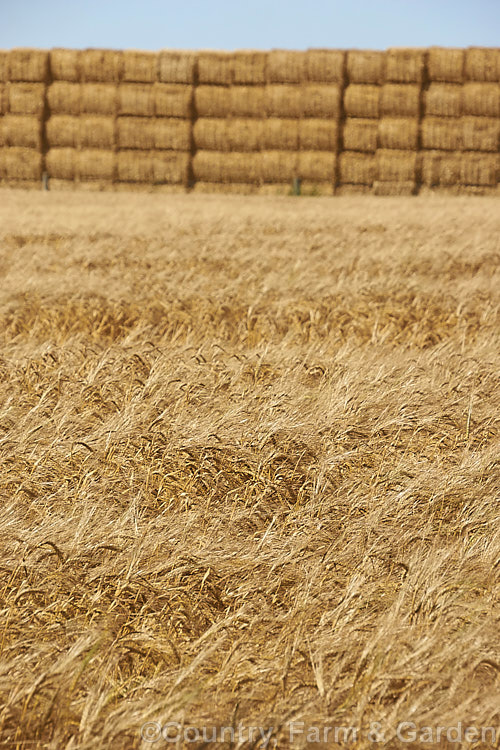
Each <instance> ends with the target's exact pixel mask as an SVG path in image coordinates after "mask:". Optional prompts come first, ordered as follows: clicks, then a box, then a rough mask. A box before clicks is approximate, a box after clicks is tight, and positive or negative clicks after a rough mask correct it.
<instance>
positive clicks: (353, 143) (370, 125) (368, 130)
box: [343, 117, 378, 152]
mask: <svg viewBox="0 0 500 750" xmlns="http://www.w3.org/2000/svg"><path fill="white" fill-rule="evenodd" d="M377 133H378V120H373V119H362V118H359V117H348V118H347V119H346V120H345V122H344V129H343V143H344V148H345V150H346V151H372V152H374V151H376V150H377Z"/></svg>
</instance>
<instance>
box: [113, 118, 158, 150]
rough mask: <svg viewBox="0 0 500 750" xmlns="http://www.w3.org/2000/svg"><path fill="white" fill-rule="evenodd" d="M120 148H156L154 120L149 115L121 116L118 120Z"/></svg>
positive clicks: (118, 143)
mask: <svg viewBox="0 0 500 750" xmlns="http://www.w3.org/2000/svg"><path fill="white" fill-rule="evenodd" d="M116 140H117V145H118V148H125V149H132V148H137V149H141V150H143V151H147V150H149V149H152V148H154V141H155V135H154V120H153V119H151V118H149V117H119V118H118V120H117V122H116Z"/></svg>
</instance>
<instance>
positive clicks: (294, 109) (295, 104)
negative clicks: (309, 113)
mask: <svg viewBox="0 0 500 750" xmlns="http://www.w3.org/2000/svg"><path fill="white" fill-rule="evenodd" d="M303 88H304V87H303V86H294V85H291V84H271V85H270V86H267V88H266V105H265V112H266V114H267V115H268V117H301V116H302V113H303V105H304V102H305V98H306V97H305V95H304V91H303Z"/></svg>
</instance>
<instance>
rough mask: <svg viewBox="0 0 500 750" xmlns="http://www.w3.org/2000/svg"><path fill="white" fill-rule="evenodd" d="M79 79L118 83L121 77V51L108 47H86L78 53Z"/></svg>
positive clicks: (92, 81)
mask: <svg viewBox="0 0 500 750" xmlns="http://www.w3.org/2000/svg"><path fill="white" fill-rule="evenodd" d="M80 74H81V80H82V81H87V82H89V83H94V82H98V83H118V82H119V81H121V79H122V77H123V53H122V52H119V51H117V50H109V49H86V50H83V52H81V53H80Z"/></svg>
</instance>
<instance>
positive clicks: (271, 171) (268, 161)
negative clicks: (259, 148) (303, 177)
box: [262, 151, 299, 184]
mask: <svg viewBox="0 0 500 750" xmlns="http://www.w3.org/2000/svg"><path fill="white" fill-rule="evenodd" d="M298 166H299V159H298V153H297V152H293V151H263V152H262V180H263V181H264V182H278V183H285V182H286V183H288V184H291V182H292V180H293V179H294V178H295V177H298Z"/></svg>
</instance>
